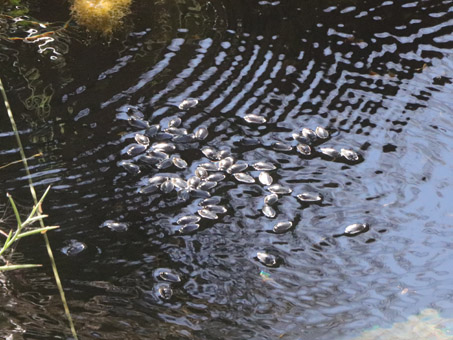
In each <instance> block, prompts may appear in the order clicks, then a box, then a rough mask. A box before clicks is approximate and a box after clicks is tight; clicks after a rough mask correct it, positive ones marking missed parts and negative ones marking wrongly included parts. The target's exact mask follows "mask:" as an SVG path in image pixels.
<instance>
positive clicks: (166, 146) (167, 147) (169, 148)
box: [152, 142, 176, 152]
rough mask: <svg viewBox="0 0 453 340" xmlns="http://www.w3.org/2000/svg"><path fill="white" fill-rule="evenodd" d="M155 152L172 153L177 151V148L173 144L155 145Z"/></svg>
mask: <svg viewBox="0 0 453 340" xmlns="http://www.w3.org/2000/svg"><path fill="white" fill-rule="evenodd" d="M152 147H153V150H155V151H161V152H172V151H174V150H175V149H176V146H175V145H174V144H173V143H168V142H161V143H156V144H153V146H152Z"/></svg>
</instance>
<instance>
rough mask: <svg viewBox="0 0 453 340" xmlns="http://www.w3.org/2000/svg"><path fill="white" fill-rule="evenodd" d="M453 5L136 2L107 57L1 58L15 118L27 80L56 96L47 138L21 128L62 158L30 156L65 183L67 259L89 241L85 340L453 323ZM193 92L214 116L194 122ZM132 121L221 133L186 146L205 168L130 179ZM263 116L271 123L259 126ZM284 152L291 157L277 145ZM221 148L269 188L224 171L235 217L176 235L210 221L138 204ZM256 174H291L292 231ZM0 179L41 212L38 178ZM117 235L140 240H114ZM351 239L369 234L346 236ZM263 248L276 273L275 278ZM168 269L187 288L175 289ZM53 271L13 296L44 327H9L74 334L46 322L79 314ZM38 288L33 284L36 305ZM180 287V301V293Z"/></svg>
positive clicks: (158, 199)
mask: <svg viewBox="0 0 453 340" xmlns="http://www.w3.org/2000/svg"><path fill="white" fill-rule="evenodd" d="M134 6H135V8H134ZM450 6H451V4H450V2H448V1H445V2H442V3H441V2H437V1H423V2H419V1H416V2H403V3H401V2H398V3H394V2H391V1H385V2H382V1H372V2H371V3H370V2H368V3H353V2H349V3H344V4H333V3H331V2H322V3H318V2H317V3H316V4H314V3H313V4H309V3H307V4H300V3H299V2H291V1H289V2H285V3H280V2H257V3H243V2H233V3H227V2H222V1H214V2H210V3H195V2H171V1H170V2H165V3H164V2H156V3H154V4H145V3H137V2H136V3H134V4H133V8H132V18H131V22H133V23H129V25H130V26H129V28H130V32H127V30H125V31H124V32H122V33H119V35H118V36H116V37H115V39H113V40H112V41H111V43H110V45H107V44H103V43H102V42H100V41H96V40H93V39H92V40H89V39H88V38H87V37H85V36H84V35H83V34H82V33H81V32H80V31H78V28H77V27H72V26H71V27H70V28H69V29H68V30H67V31H66V33H65V34H66V38H67V40H64V41H65V42H66V44H67V49H66V50H61V51H62V57H63V58H64V60H65V63H64V64H59V66H55V65H54V66H48V65H47V63H46V62H44V63H43V64H42V66H39V65H38V66H39V67H38V66H36V65H35V59H33V58H30V55H36V53H38V52H37V51H36V48H37V45H34V44H29V45H24V44H17V45H14V46H12V45H8V47H7V48H6V47H5V48H4V49H3V50H2V53H3V54H5V55H6V56H7V57H8V58H9V59H8V58H6V59H5V60H9V61H7V63H6V64H8V63H10V64H9V65H10V66H13V65H16V66H14V67H12V68H11V69H10V70H9V71H8V72H7V73H6V77H7V79H8V84H9V89H8V90H9V93H10V96H11V97H12V98H11V101H12V104H13V109H14V110H15V111H19V112H20V111H21V110H23V109H24V108H26V106H24V104H23V98H27V96H29V95H30V93H31V92H30V88H29V87H27V86H26V85H24V84H27V83H28V82H27V80H26V79H27V78H24V77H23V75H22V73H20V72H18V69H19V68H18V66H17V65H20V67H23V68H25V69H31V67H30V65H34V67H37V68H38V71H39V75H40V77H39V79H41V80H40V81H41V83H40V84H41V85H40V86H43V88H44V87H45V86H46V85H49V84H50V85H49V86H51V88H52V89H53V94H52V97H51V100H50V101H49V105H50V107H51V110H50V113H49V115H48V116H47V118H46V119H45V121H44V122H43V121H42V120H40V121H39V120H38V119H36V116H34V115H33V112H31V111H30V112H28V113H26V114H25V115H26V116H28V117H30V118H29V120H31V121H33V124H35V125H38V126H39V127H40V129H36V126H33V130H32V131H33V132H32V131H30V130H27V128H28V125H27V124H26V123H25V122H23V127H22V129H23V130H22V136H23V138H24V139H25V140H28V141H29V142H28V143H26V144H27V145H28V147H27V153H30V154H32V153H36V152H37V151H42V152H43V154H44V157H43V158H40V159H37V160H35V161H33V162H31V165H32V168H31V171H32V173H34V174H35V175H34V176H35V178H34V180H35V182H37V184H38V187H41V188H44V187H45V185H47V184H48V183H53V184H54V186H53V194H52V195H51V196H50V197H49V200H48V203H47V206H46V211H48V213H49V214H50V216H51V217H52V219H53V220H54V221H52V224H61V225H62V230H61V231H58V232H54V233H52V241H53V244H54V248H57V249H61V248H63V247H65V245H66V242H69V241H70V240H76V241H77V242H81V243H82V244H84V245H85V246H86V247H85V248H83V250H82V251H81V252H80V253H78V254H77V255H76V256H65V255H64V254H60V255H59V259H58V260H59V264H60V268H61V271H62V273H61V276H62V277H63V278H64V280H65V282H64V285H65V287H66V288H67V289H68V295H69V296H68V297H69V300H70V304H71V306H72V310H73V313H74V315H75V322H76V324H77V325H78V327H79V329H80V333H81V335H82V336H83V337H97V338H104V339H119V338H128V339H148V338H150V337H153V338H159V337H160V338H165V339H172V338H174V339H181V338H182V339H184V338H191V339H213V338H228V339H229V338H239V339H242V338H244V339H245V338H247V339H263V338H276V337H279V336H282V338H285V337H287V338H309V339H332V338H348V337H352V335H354V334H359V333H360V332H361V331H362V330H364V329H369V328H371V327H372V326H373V325H389V324H391V323H393V322H394V321H395V320H397V319H400V320H403V319H405V317H406V316H407V315H410V314H414V313H416V312H418V311H419V310H422V309H425V308H426V307H427V306H428V305H430V306H432V307H433V308H435V309H437V310H442V311H443V312H445V313H446V314H447V315H448V314H451V312H452V306H451V303H450V302H449V300H448V299H447V298H446V297H448V296H449V295H450V294H451V287H450V284H449V282H451V277H452V272H451V268H450V266H449V265H448V263H449V262H448V259H449V258H450V257H451V249H452V245H451V243H450V242H448V239H449V237H451V232H450V231H449V226H450V224H451V211H450V210H451V209H450V206H449V202H450V201H451V200H450V199H449V198H450V196H451V190H450V184H449V183H450V180H449V179H450V177H451V176H450V175H451V169H452V165H453V164H452V162H451V161H450V159H451V157H450V154H451V145H452V143H451V139H452V133H451V131H452V126H451V125H452V124H451V122H450V121H451V120H450V119H449V116H448V113H449V107H450V106H451V105H450V104H451V99H450V96H449V94H450V93H451V90H452V89H451V80H450V77H449V74H450V73H451V70H452V63H451V60H450V59H451V58H450V55H449V48H450V47H451V46H449V45H450V44H451V43H450V40H449V36H450V35H451V22H450V17H449V12H448V11H449V8H450ZM132 19H133V20H132ZM126 26H127V23H126ZM121 34H123V35H121ZM126 34H127V36H125V35H126ZM55 41H58V39H55ZM87 41H88V42H89V43H88V44H87V43H86V42H87ZM27 51H28V52H27ZM13 60H15V62H16V63H13ZM59 67H61V72H60V73H58V72H55V70H57V69H59ZM35 74H38V73H35ZM69 75H70V76H69ZM35 78H37V77H35ZM62 79H63V80H62ZM14 89H15V90H14ZM187 98H197V99H198V103H197V105H196V106H193V107H191V106H190V105H189V107H179V105H180V103H181V102H183V101H184V100H185V99H187ZM32 111H33V110H32ZM24 112H25V111H24ZM131 114H134V115H137V116H140V117H141V119H144V120H149V121H150V123H151V124H160V125H161V127H163V128H166V127H167V126H168V123H169V122H170V121H171V120H172V119H175V117H178V118H180V119H181V121H182V124H181V126H180V127H181V128H184V129H187V131H189V132H193V131H197V130H198V129H200V128H201V127H204V128H206V129H207V136H206V139H201V140H197V141H196V142H194V143H175V145H176V148H177V150H176V151H177V153H178V157H180V158H181V159H183V160H184V161H186V162H187V165H188V166H187V168H184V167H181V168H176V167H172V168H168V169H165V170H157V169H155V168H154V167H152V166H151V167H148V166H144V165H143V164H140V169H141V172H140V173H139V174H137V175H131V174H129V173H128V172H127V171H126V170H124V169H123V168H122V167H119V166H118V165H117V164H118V162H120V161H121V160H125V159H126V160H132V161H135V160H134V159H133V157H130V156H129V155H127V153H125V152H122V150H126V148H127V146H128V145H129V144H130V143H132V142H133V140H132V138H134V136H135V134H136V133H137V132H139V133H141V132H142V131H141V130H140V129H139V128H137V127H132V126H130V124H129V122H128V118H129V117H130V116H131ZM250 114H253V115H256V116H259V117H264V118H265V120H266V121H265V122H264V121H262V120H261V122H262V123H259V124H256V123H255V122H254V121H252V122H251V123H250V122H247V120H244V117H247V119H249V120H250V116H248V115H250ZM255 120H256V119H255ZM317 126H321V127H326V129H327V130H328V131H329V132H330V134H331V138H330V139H329V140H328V141H326V142H325V144H322V145H317V146H314V149H315V150H317V151H319V150H320V148H321V147H331V148H334V149H335V150H338V151H340V150H341V149H351V150H354V151H357V152H358V153H359V154H360V155H361V157H362V159H360V162H358V163H351V164H349V163H345V162H339V161H334V160H330V159H327V158H325V157H321V156H320V155H316V156H314V157H307V158H304V157H303V156H302V154H301V153H300V152H298V151H297V150H296V148H295V147H296V145H297V144H298V142H296V141H295V140H294V138H293V135H292V134H293V133H295V132H296V133H298V132H301V130H302V128H311V129H316V127H317ZM178 128H179V127H178ZM0 129H1V131H0V133H1V134H0V138H1V139H0V140H1V144H0V145H2V150H1V151H0V152H1V153H0V154H1V155H2V163H3V160H4V162H10V161H13V160H15V158H16V156H15V155H14V152H12V150H15V144H14V143H15V141H14V139H13V136H12V134H10V133H7V131H9V128H8V125H7V122H6V119H5V117H0ZM4 132H5V133H4ZM159 138H161V139H165V136H164V135H159V137H158V138H157V137H156V136H155V137H152V138H151V139H152V140H151V144H152V143H154V142H157V141H158V140H159ZM276 142H279V143H282V144H285V145H289V146H291V148H292V151H283V150H282V149H281V148H279V149H277V150H276V148H275V143H276ZM206 146H208V147H212V148H214V149H216V150H227V151H228V152H230V153H231V155H232V156H233V157H234V158H235V160H239V161H240V162H242V163H247V164H248V166H249V167H248V169H247V170H245V172H246V173H247V174H249V175H251V176H252V177H253V178H255V179H256V180H255V183H244V182H241V181H237V180H236V179H235V177H234V176H231V175H229V174H227V173H226V176H227V177H226V178H225V179H224V180H221V181H219V183H218V184H217V186H216V187H215V188H213V189H211V190H212V195H215V196H216V197H219V198H220V202H219V203H218V204H220V205H222V206H225V208H226V209H227V212H226V213H225V214H219V215H218V219H216V220H209V219H202V220H201V221H200V222H199V228H198V229H197V230H196V231H195V232H193V233H189V234H187V235H186V234H180V233H178V232H176V231H177V230H178V229H179V227H180V226H179V225H178V224H177V220H178V219H179V218H181V216H185V215H193V214H195V213H196V212H197V211H198V210H199V209H200V205H199V203H200V202H201V201H202V199H203V198H200V197H191V198H190V199H188V200H181V199H179V198H178V196H177V194H176V192H175V191H174V190H172V191H171V192H170V193H168V194H163V193H161V192H153V193H151V194H145V195H144V194H141V193H140V192H139V189H140V188H142V187H143V186H144V184H145V183H146V182H147V181H148V178H151V177H152V176H155V175H156V174H158V173H159V174H162V175H163V176H166V177H174V176H178V177H181V178H183V179H188V178H189V177H190V176H192V175H193V174H194V173H195V171H196V169H197V167H198V166H199V165H200V164H203V163H206V162H212V160H211V159H210V158H209V157H207V156H206V154H204V153H203V152H202V151H201V149H202V148H204V147H206ZM176 151H175V152H176ZM256 162H269V163H272V164H275V165H276V169H275V170H272V172H271V176H272V179H273V183H278V184H280V185H282V186H285V187H288V188H290V189H291V190H292V193H291V194H289V195H279V200H278V202H277V203H276V204H275V205H273V206H272V208H273V209H275V212H276V218H274V219H270V218H268V217H266V216H265V215H263V213H262V208H263V205H264V201H263V199H264V197H265V196H266V195H268V194H269V193H270V192H268V191H267V189H266V187H265V186H263V185H262V184H260V182H259V174H260V171H261V170H260V171H258V170H256V171H255V170H254V168H252V165H253V164H255V163H256ZM0 171H1V172H0V176H1V178H2V179H3V181H2V182H3V183H4V191H6V190H8V191H11V192H17V194H15V197H16V196H19V199H21V200H22V202H23V203H24V204H25V202H27V196H25V193H26V178H25V174H24V172H23V170H22V169H21V167H20V166H17V167H15V168H11V167H9V168H5V169H3V170H0ZM21 191H22V192H23V193H24V195H23V196H22V197H20V196H21V195H20V192H21ZM304 192H308V193H315V194H318V193H320V194H322V198H323V199H322V202H320V203H319V204H305V203H304V202H302V201H300V199H297V195H299V194H301V193H304ZM285 220H287V221H292V222H293V226H292V228H291V229H289V230H288V231H287V232H285V233H282V234H275V233H270V232H266V231H270V230H272V228H273V227H274V226H275V224H276V223H278V222H280V221H285ZM106 221H115V223H118V224H120V225H127V231H125V232H121V233H118V232H115V231H114V230H112V228H109V227H108V228H99V226H102V225H105V223H106ZM197 223H198V222H197ZM353 223H368V224H369V230H367V231H366V232H363V233H360V234H357V235H355V236H354V237H343V236H342V237H334V236H336V235H341V234H342V233H343V232H344V230H345V228H346V227H347V226H349V225H351V224H353ZM20 248H21V250H22V251H23V252H24V256H25V257H27V258H28V257H31V258H37V257H38V258H40V256H41V255H40V254H41V253H40V249H36V248H32V247H30V248H27V247H26V244H25V243H24V244H23V245H21V247H20ZM257 253H265V254H271V255H272V256H274V257H275V258H276V261H277V263H276V264H277V265H276V266H270V267H269V266H266V265H265V264H263V263H262V262H260V261H259V259H258V258H257ZM43 261H45V260H43ZM165 271H168V272H172V273H175V274H177V275H178V277H180V280H181V281H180V282H179V281H177V280H176V281H175V280H173V281H175V282H167V281H165V280H162V278H161V277H160V275H159V273H162V272H165ZM263 271H264V272H265V273H266V275H265V276H263V275H260V273H262V272H263ZM46 274H48V273H46V272H44V273H43V272H42V271H41V272H38V271H33V272H26V273H22V274H21V275H23V277H19V278H16V277H13V278H10V279H9V280H10V281H9V282H8V281H7V280H6V281H5V282H6V283H5V284H7V285H8V289H9V291H8V294H4V295H2V297H1V299H2V301H5V303H10V304H11V303H14V304H15V305H17V306H19V307H16V310H17V311H21V310H30V313H29V314H26V313H19V312H18V313H17V314H16V313H14V312H13V311H12V309H8V310H7V312H6V315H7V317H6V318H7V320H8V321H2V324H3V323H4V325H5V328H3V327H2V332H6V331H3V329H5V330H6V329H7V330H8V331H7V332H13V329H15V328H14V327H13V326H12V325H14V324H17V325H20V327H24V328H26V331H27V332H29V333H30V334H33V336H35V337H37V338H38V337H41V338H47V339H48V338H54V337H57V336H59V335H61V334H63V333H64V330H65V325H64V320H63V319H62V318H61V317H60V315H61V313H60V314H59V315H58V316H55V319H54V320H56V321H54V322H53V323H52V321H50V320H49V318H50V316H51V313H50V312H46V313H43V312H42V308H45V310H46V311H48V310H55V312H58V310H61V308H60V306H59V302H58V297H57V295H56V294H54V292H53V291H52V289H54V288H52V287H53V286H52V281H51V279H50V276H47V275H46ZM24 282H25V283H27V282H33V288H32V291H31V292H30V287H29V285H27V284H24ZM163 285H168V286H163ZM163 287H167V288H168V287H170V288H171V291H172V295H171V296H170V297H169V298H168V299H166V298H164V299H163V298H162V295H161V293H160V292H162V288H163ZM404 289H407V293H405V294H401V292H402V291H403V290H404ZM36 300H37V301H38V302H36ZM7 301H12V302H7ZM43 301H45V302H43ZM43 314H44V315H43ZM27 315H28V316H27ZM52 315H53V314H52ZM30 320H32V321H33V322H32V324H29V323H28V322H29V321H30ZM48 324H50V325H52V326H51V327H47V325H48ZM24 325H29V326H27V327H25V326H24ZM43 325H46V327H43ZM5 334H9V333H5ZM2 335H3V334H2Z"/></svg>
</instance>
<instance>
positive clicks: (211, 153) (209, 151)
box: [201, 146, 217, 160]
mask: <svg viewBox="0 0 453 340" xmlns="http://www.w3.org/2000/svg"><path fill="white" fill-rule="evenodd" d="M201 152H202V153H203V155H205V156H206V157H208V158H209V159H211V160H216V159H217V151H216V150H214V149H213V148H210V147H209V146H207V147H205V148H203V149H201Z"/></svg>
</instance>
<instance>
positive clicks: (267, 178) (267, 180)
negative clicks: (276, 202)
mask: <svg viewBox="0 0 453 340" xmlns="http://www.w3.org/2000/svg"><path fill="white" fill-rule="evenodd" d="M258 179H259V181H260V182H261V184H263V185H271V184H272V182H273V181H274V180H273V179H272V176H271V175H269V173H268V172H266V171H262V172H261V173H260V174H259V176H258Z"/></svg>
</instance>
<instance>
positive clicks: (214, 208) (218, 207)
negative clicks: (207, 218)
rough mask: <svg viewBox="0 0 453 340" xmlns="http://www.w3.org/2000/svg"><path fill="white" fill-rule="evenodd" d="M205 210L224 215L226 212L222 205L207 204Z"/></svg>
mask: <svg viewBox="0 0 453 340" xmlns="http://www.w3.org/2000/svg"><path fill="white" fill-rule="evenodd" d="M205 208H206V209H208V210H210V211H212V212H214V213H216V214H225V213H226V212H227V211H228V210H227V208H225V207H224V206H223V205H216V204H208V205H206V206H205Z"/></svg>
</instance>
